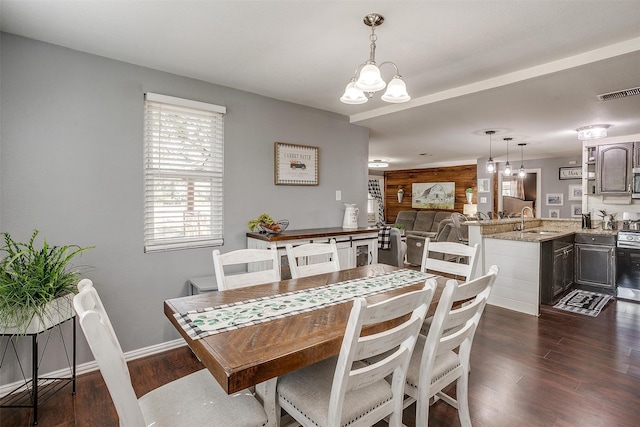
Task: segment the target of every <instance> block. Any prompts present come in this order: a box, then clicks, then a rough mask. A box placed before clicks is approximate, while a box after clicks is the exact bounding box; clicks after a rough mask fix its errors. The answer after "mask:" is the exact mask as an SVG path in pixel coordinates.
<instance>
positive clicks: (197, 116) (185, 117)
mask: <svg viewBox="0 0 640 427" xmlns="http://www.w3.org/2000/svg"><path fill="white" fill-rule="evenodd" d="M225 113H226V108H225V107H220V106H217V105H212V104H206V103H202V102H197V101H190V100H187V99H180V98H174V97H170V96H164V95H158V94H152V93H147V94H145V118H144V122H145V128H144V250H145V252H152V251H162V250H169V249H185V248H195V247H202V246H217V245H222V243H223V175H224V114H225Z"/></svg>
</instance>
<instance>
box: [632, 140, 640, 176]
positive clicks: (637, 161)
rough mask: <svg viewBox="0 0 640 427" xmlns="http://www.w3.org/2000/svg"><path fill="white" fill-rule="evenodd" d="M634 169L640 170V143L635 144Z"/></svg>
mask: <svg viewBox="0 0 640 427" xmlns="http://www.w3.org/2000/svg"><path fill="white" fill-rule="evenodd" d="M633 168H634V169H638V168H640V141H638V142H634V143H633ZM634 172H636V171H634ZM636 173H637V172H636Z"/></svg>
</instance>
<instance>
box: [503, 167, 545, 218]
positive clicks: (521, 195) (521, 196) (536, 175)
mask: <svg viewBox="0 0 640 427" xmlns="http://www.w3.org/2000/svg"><path fill="white" fill-rule="evenodd" d="M541 188H542V170H541V169H527V175H526V177H525V178H524V180H521V179H520V178H518V177H517V176H511V177H507V176H504V170H501V171H498V197H497V200H498V212H503V211H505V208H506V207H507V205H509V206H513V205H514V204H513V203H510V202H511V200H520V201H522V202H533V212H534V216H535V217H536V218H540V217H541V216H542V215H541V214H542V212H541V210H542V209H540V205H539V204H538V199H539V198H540V196H539V191H540V189H541ZM507 198H509V199H507ZM515 205H516V206H518V205H521V206H520V207H519V208H518V209H517V210H518V212H520V209H522V206H525V205H527V203H516V204H515ZM513 209H514V208H510V210H513Z"/></svg>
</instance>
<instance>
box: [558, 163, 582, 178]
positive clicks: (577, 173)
mask: <svg viewBox="0 0 640 427" xmlns="http://www.w3.org/2000/svg"><path fill="white" fill-rule="evenodd" d="M558 178H559V179H561V180H563V179H582V166H569V167H561V168H560V169H559V171H558Z"/></svg>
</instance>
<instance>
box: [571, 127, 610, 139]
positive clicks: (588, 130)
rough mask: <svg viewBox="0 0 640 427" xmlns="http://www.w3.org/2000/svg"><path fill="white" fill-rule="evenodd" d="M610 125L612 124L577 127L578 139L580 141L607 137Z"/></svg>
mask: <svg viewBox="0 0 640 427" xmlns="http://www.w3.org/2000/svg"><path fill="white" fill-rule="evenodd" d="M610 126H611V125H589V126H582V127H580V128H578V129H576V131H577V132H578V139H579V140H580V141H585V140H588V139H599V138H605V137H606V136H607V129H609V127H610Z"/></svg>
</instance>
